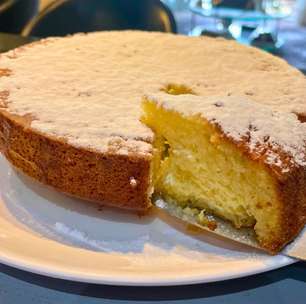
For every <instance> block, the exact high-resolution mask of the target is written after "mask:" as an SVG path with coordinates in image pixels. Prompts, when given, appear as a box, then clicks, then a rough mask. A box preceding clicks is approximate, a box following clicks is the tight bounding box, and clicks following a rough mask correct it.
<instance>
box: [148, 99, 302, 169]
mask: <svg viewBox="0 0 306 304" xmlns="http://www.w3.org/2000/svg"><path fill="white" fill-rule="evenodd" d="M148 99H149V100H150V101H151V102H154V103H156V104H157V105H158V106H160V107H163V108H165V109H167V110H173V111H176V112H178V113H180V114H181V115H183V116H185V117H194V116H198V115H199V116H201V117H202V118H204V119H205V120H207V121H209V122H210V123H212V124H214V125H217V126H218V127H219V128H220V129H221V131H222V133H223V134H225V136H226V137H228V138H230V139H231V140H233V141H234V142H236V143H238V144H239V143H243V144H244V145H245V146H246V147H247V148H248V150H249V152H251V153H252V154H253V156H254V157H255V158H256V157H260V158H262V159H263V160H264V162H266V163H268V164H269V165H272V166H276V167H279V168H280V169H281V171H282V172H283V173H284V172H288V171H289V169H290V167H291V166H293V165H298V166H306V123H302V122H300V121H299V120H298V118H297V116H296V114H293V113H288V112H281V111H276V110H274V109H273V108H271V107H270V106H267V105H262V104H259V103H258V102H254V101H251V100H249V99H247V98H246V97H233V96H210V97H200V96H195V95H190V94H185V95H177V96H174V95H169V94H162V93H159V94H156V95H154V96H148Z"/></svg>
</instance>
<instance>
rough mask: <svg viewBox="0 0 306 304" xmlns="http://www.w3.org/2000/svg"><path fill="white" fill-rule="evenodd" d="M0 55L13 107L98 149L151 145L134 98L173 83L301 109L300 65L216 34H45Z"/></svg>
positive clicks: (46, 128)
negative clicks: (37, 41) (31, 43)
mask: <svg viewBox="0 0 306 304" xmlns="http://www.w3.org/2000/svg"><path fill="white" fill-rule="evenodd" d="M0 62H1V63H0V67H1V69H2V70H3V69H7V70H6V71H9V70H10V71H12V73H11V75H9V76H8V77H7V76H4V77H1V79H0V83H1V90H7V91H9V92H10V94H9V100H8V102H9V103H8V110H9V111H10V112H11V113H14V114H19V115H24V114H32V116H34V117H35V118H36V119H35V120H34V121H33V122H32V124H31V127H32V128H34V129H36V130H39V131H41V132H44V133H47V134H51V135H53V136H56V137H63V138H65V139H66V140H67V141H68V142H69V143H70V144H72V145H74V146H77V147H86V148H88V147H89V148H93V149H97V150H99V151H111V152H115V153H118V154H123V155H126V154H129V153H134V152H137V153H139V155H140V154H141V155H146V154H148V153H151V145H150V142H151V141H152V138H153V134H152V132H151V130H149V129H148V128H147V127H145V126H144V125H142V124H141V123H140V122H139V116H140V107H139V103H140V100H141V97H142V95H143V94H145V93H147V92H153V93H156V92H159V91H160V90H161V89H162V88H165V87H166V86H167V85H168V84H171V83H172V84H173V83H174V84H183V85H185V86H186V87H188V88H190V89H192V90H193V91H194V92H196V93H197V94H198V95H203V96H210V95H214V94H216V92H218V93H222V94H224V95H226V94H240V95H250V94H251V95H250V98H251V99H252V100H256V101H258V102H261V103H268V104H270V105H271V106H275V107H277V108H280V109H282V110H284V111H296V112H299V113H306V92H305V87H306V80H305V79H304V77H303V76H302V75H301V74H300V73H299V72H298V71H297V70H295V69H293V68H291V67H290V66H288V65H287V64H286V63H285V62H284V61H282V60H280V59H278V58H275V57H272V56H271V55H268V54H266V53H263V52H260V51H259V50H256V49H253V48H246V47H244V46H240V45H239V44H237V43H235V42H229V41H225V40H221V39H210V38H190V37H184V36H179V35H170V34H162V33H146V32H132V31H127V32H101V33H91V34H88V35H84V34H83V35H76V36H70V37H66V38H50V39H47V40H44V42H43V43H41V44H36V45H34V46H32V47H25V48H24V49H23V50H16V51H11V52H9V53H7V54H4V55H1V61H0ZM229 71H230V72H229ZM248 71H252V72H251V73H250V72H248ZM6 74H7V75H8V74H9V73H6ZM292 79H294V81H292ZM288 83H290V85H288Z"/></svg>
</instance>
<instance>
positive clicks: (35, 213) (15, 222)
mask: <svg viewBox="0 0 306 304" xmlns="http://www.w3.org/2000/svg"><path fill="white" fill-rule="evenodd" d="M0 188H1V189H0V261H1V262H2V263H5V264H8V265H11V266H15V267H17V268H21V269H24V270H28V271H31V272H34V273H39V274H44V275H48V276H51V277H56V278H63V279H69V280H75V281H81V282H92V283H103V284H113V285H179V284H194V283H200V282H213V281H219V280H226V279H230V278H237V277H243V276H247V275H251V274H255V273H260V272H264V271H268V270H271V269H275V268H279V267H282V266H285V265H288V264H290V263H293V262H294V260H292V259H290V258H288V257H285V256H281V255H279V256H273V257H272V256H268V255H265V254H262V253H260V252H256V251H255V250H252V249H250V248H247V247H243V246H241V245H238V244H236V243H233V242H230V241H226V240H224V239H221V238H220V239H218V238H216V237H215V236H213V235H211V234H210V233H206V232H203V233H201V234H192V233H191V232H187V230H186V228H185V226H184V225H182V223H180V222H178V221H176V220H174V219H171V218H169V217H168V216H166V215H165V214H163V213H161V212H159V211H154V212H152V214H151V215H150V216H146V217H141V218H140V217H138V216H136V215H133V214H129V213H125V212H119V211H118V210H111V209H107V208H104V209H103V210H98V207H97V206H96V205H93V204H89V203H84V202H82V201H79V200H76V199H72V198H69V197H66V196H64V195H61V194H59V193H57V192H56V191H53V190H51V189H48V188H46V187H44V186H42V185H39V184H37V183H35V182H32V181H31V180H29V179H28V178H26V177H24V176H23V175H20V174H17V173H16V171H15V170H13V169H12V168H11V167H10V166H9V165H8V163H7V162H6V161H5V160H4V158H3V157H2V156H1V157H0Z"/></svg>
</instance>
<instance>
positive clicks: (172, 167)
mask: <svg viewBox="0 0 306 304" xmlns="http://www.w3.org/2000/svg"><path fill="white" fill-rule="evenodd" d="M142 106H143V116H142V121H143V122H144V123H145V124H146V125H147V126H149V127H150V128H151V129H152V130H153V132H154V133H155V142H154V165H153V171H154V187H155V191H156V192H157V193H159V194H160V195H162V196H163V197H164V198H166V199H170V200H174V201H176V202H177V203H178V204H181V205H184V206H191V207H197V208H200V209H204V210H205V212H206V211H207V212H208V213H209V212H210V213H212V214H214V215H217V216H220V217H223V218H225V219H227V220H229V221H231V222H232V223H233V224H234V225H235V226H236V227H237V228H239V227H254V230H255V232H256V235H257V239H258V242H259V244H260V246H261V247H262V248H263V249H265V250H267V251H269V252H271V253H276V252H278V251H280V250H281V248H282V247H283V246H285V245H286V244H287V243H288V242H290V241H291V240H292V239H293V238H294V237H295V236H296V235H297V234H298V232H299V231H300V230H301V229H302V228H303V226H304V225H305V222H306V157H305V139H306V125H305V124H303V123H301V122H300V121H299V120H298V118H297V116H296V115H295V114H293V113H284V112H278V111H275V110H273V109H271V108H270V107H269V106H263V105H262V104H260V105H259V104H257V103H255V102H254V101H248V100H247V99H245V97H241V98H240V97H230V96H212V97H199V96H195V95H188V94H185V95H177V96H174V95H169V94H165V93H160V94H154V95H152V96H150V95H147V96H145V97H144V99H143V102H142ZM201 145H202V146H201ZM205 157H206V162H207V159H210V158H211V159H210V160H211V161H210V162H207V164H203V163H201V161H203V159H205ZM220 164H221V165H220ZM218 166H219V167H218ZM218 170H219V171H220V172H218ZM244 170H245V171H244ZM211 176H213V177H211ZM199 177H202V178H205V179H206V181H204V180H201V179H200V178H199ZM218 178H219V179H218ZM227 180H228V181H233V183H232V184H231V182H228V183H227ZM205 182H206V185H205ZM237 183H240V185H238V184H237ZM208 185H209V186H208ZM218 187H219V188H218ZM199 189H200V190H199ZM216 189H219V191H216ZM220 189H221V190H220ZM209 199H212V201H209ZM222 200H223V203H222ZM233 202H238V203H239V204H236V203H233ZM252 204H253V205H254V206H253V205H252ZM236 205H238V206H239V208H238V207H237V208H236ZM237 215H238V216H237Z"/></svg>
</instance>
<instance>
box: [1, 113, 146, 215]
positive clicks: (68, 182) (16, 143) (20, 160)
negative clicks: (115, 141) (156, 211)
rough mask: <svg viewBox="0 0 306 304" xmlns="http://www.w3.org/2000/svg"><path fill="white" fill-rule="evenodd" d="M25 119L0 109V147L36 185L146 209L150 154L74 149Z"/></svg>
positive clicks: (137, 209) (85, 197) (117, 204)
mask: <svg viewBox="0 0 306 304" xmlns="http://www.w3.org/2000/svg"><path fill="white" fill-rule="evenodd" d="M26 120H27V118H26V117H19V116H16V115H12V114H10V113H8V112H6V111H5V110H1V111H0V149H1V152H2V153H3V154H4V156H5V157H6V158H7V160H8V161H9V162H10V163H11V164H12V165H14V166H15V167H16V168H18V169H19V170H21V171H22V172H23V173H25V174H27V175H29V176H30V177H32V178H34V179H35V180H38V181H39V182H41V183H43V184H46V185H49V186H52V187H53V188H55V189H57V190H59V191H61V192H64V193H67V194H70V195H72V196H76V197H79V198H82V199H85V200H89V201H95V202H98V203H100V204H102V205H108V206H114V207H119V208H124V209H131V210H135V211H145V210H147V209H148V208H149V207H150V206H151V203H150V193H149V189H150V174H151V173H150V171H151V169H150V166H151V157H150V155H143V156H140V155H137V154H135V155H130V154H129V155H119V154H112V153H99V152H96V151H91V150H89V149H88V150H87V149H83V148H76V147H73V146H71V145H69V144H67V143H66V142H65V141H64V140H60V139H58V138H55V137H52V136H49V135H48V136H46V135H44V134H41V133H39V132H37V131H35V130H33V129H32V128H30V127H29V126H27V125H28V124H27V123H26Z"/></svg>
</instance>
